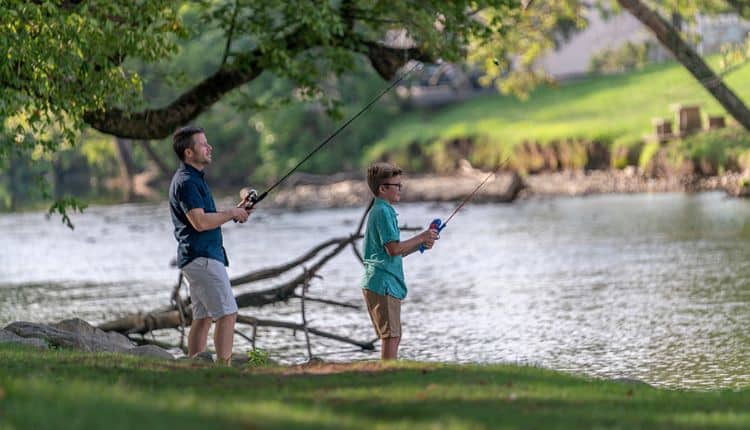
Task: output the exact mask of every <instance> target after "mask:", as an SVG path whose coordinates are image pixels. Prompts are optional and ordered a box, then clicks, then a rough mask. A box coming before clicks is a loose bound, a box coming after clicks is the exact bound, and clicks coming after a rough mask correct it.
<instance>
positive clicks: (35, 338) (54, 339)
mask: <svg viewBox="0 0 750 430" xmlns="http://www.w3.org/2000/svg"><path fill="white" fill-rule="evenodd" d="M4 339H8V340H7V341H8V342H16V343H24V344H28V345H34V346H38V347H40V348H41V347H42V345H44V347H45V348H46V347H48V344H49V345H53V346H57V347H60V348H69V349H79V350H82V351H88V352H117V353H124V354H132V355H139V356H147V357H158V358H164V359H169V360H173V359H174V357H173V356H172V354H170V353H169V352H167V351H166V350H164V349H162V348H159V347H158V346H154V345H145V346H138V347H136V346H134V344H133V342H131V341H130V339H128V338H127V337H126V336H124V335H122V334H120V333H116V332H106V331H104V330H102V329H99V328H97V327H94V326H92V325H91V324H89V323H87V322H86V321H84V320H82V319H79V318H73V319H69V320H64V321H60V322H58V323H56V324H52V325H45V324H37V323H31V322H24V321H17V322H14V323H11V324H8V326H6V327H5V330H0V343H2V342H3V341H4ZM19 339H20V341H19Z"/></svg>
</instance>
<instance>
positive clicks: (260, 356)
mask: <svg viewBox="0 0 750 430" xmlns="http://www.w3.org/2000/svg"><path fill="white" fill-rule="evenodd" d="M247 356H248V357H249V358H250V360H249V361H248V362H247V365H248V366H251V367H265V366H269V365H271V357H270V356H269V354H268V351H266V350H264V349H260V348H256V349H251V350H250V351H248V352H247Z"/></svg>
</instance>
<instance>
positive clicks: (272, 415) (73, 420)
mask: <svg viewBox="0 0 750 430" xmlns="http://www.w3.org/2000/svg"><path fill="white" fill-rule="evenodd" d="M0 363H1V366H0V429H4V430H5V429H46V428H54V429H68V428H70V429H73V428H75V429H87V428H91V429H102V428H106V429H120V428H122V429H132V428H143V429H146V428H170V429H193V428H195V429H206V428H221V429H235V428H237V429H255V428H257V429H264V428H270V429H303V428H304V429H307V428H323V429H347V428H351V429H362V428H382V429H399V428H400V429H448V428H455V429H589V428H591V429H596V428H601V429H604V428H607V429H664V428H670V429H739V428H749V427H750V411H749V410H748V408H747V405H748V403H749V402H750V391H748V390H743V391H737V392H735V391H715V392H695V391H674V390H659V389H654V388H651V387H648V386H646V385H640V384H623V383H615V382H608V381H603V380H595V379H587V378H582V377H577V376H572V375H565V374H561V373H556V372H552V371H548V370H543V369H538V368H533V367H524V366H511V365H492V366H478V365H461V366H459V365H441V364H425V363H414V362H398V363H393V364H387V365H381V364H373V363H356V364H352V365H351V366H346V367H344V368H343V369H341V368H340V369H339V372H338V373H332V374H327V375H311V374H289V372H288V371H289V370H290V369H288V368H284V367H276V368H262V369H257V368H256V369H251V368H248V369H233V368H217V367H207V366H204V365H199V364H194V363H190V362H164V361H155V360H149V359H143V358H137V357H129V356H117V355H112V354H97V355H90V354H83V353H76V352H65V351H48V352H41V353H40V352H38V351H32V350H29V349H23V348H19V347H13V346H8V345H0Z"/></svg>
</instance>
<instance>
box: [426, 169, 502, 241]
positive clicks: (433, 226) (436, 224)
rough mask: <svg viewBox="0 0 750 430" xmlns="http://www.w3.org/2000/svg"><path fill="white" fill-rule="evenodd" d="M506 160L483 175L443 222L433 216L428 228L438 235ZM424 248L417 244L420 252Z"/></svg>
mask: <svg viewBox="0 0 750 430" xmlns="http://www.w3.org/2000/svg"><path fill="white" fill-rule="evenodd" d="M508 160H510V157H507V158H506V159H505V160H504V161H503V162H502V163H500V164H498V165H497V167H495V169H494V170H493V171H492V172H490V174H489V175H487V177H485V178H484V180H483V181H482V182H480V183H479V185H477V186H476V187H475V188H474V191H472V192H471V194H469V195H468V196H466V197H464V199H463V200H461V203H459V204H458V206H456V208H455V209H454V210H453V212H452V213H451V214H450V216H448V219H446V220H445V222H443V221H442V220H441V219H440V218H435V219H434V220H432V222H431V223H430V228H429V229H430V230H436V231H437V232H438V235H439V234H440V232H441V231H443V229H444V228H445V227H446V226H447V225H448V222H450V220H451V219H453V217H454V216H456V214H457V213H458V211H460V210H461V208H462V207H464V205H465V204H466V203H468V202H469V200H471V199H472V197H474V195H475V194H476V193H477V191H479V190H480V189H481V188H482V187H483V186H484V184H486V183H487V181H489V179H490V178H491V177H493V176H495V174H497V172H498V170H500V168H501V167H503V165H505V163H507V162H508ZM439 238H440V236H438V239H439ZM426 249H427V248H425V247H424V245H423V244H420V245H419V252H420V253H423V254H424V252H425V250H426Z"/></svg>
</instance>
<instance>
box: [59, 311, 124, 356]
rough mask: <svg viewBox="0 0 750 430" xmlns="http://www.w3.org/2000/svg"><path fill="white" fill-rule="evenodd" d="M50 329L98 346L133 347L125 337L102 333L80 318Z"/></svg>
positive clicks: (68, 320)
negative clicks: (88, 340)
mask: <svg viewBox="0 0 750 430" xmlns="http://www.w3.org/2000/svg"><path fill="white" fill-rule="evenodd" d="M52 327H54V328H57V329H60V330H65V331H69V332H71V333H75V334H78V335H80V336H82V337H84V338H86V339H91V340H93V341H94V342H96V343H99V344H111V345H114V346H117V347H120V348H124V349H129V348H132V347H133V346H135V345H134V344H133V342H131V341H130V339H128V338H127V336H125V335H122V334H120V333H117V332H114V331H104V330H102V329H100V328H97V327H94V326H92V325H91V324H89V323H87V322H86V321H84V320H82V319H80V318H71V319H67V320H63V321H60V322H58V323H56V324H52Z"/></svg>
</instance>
